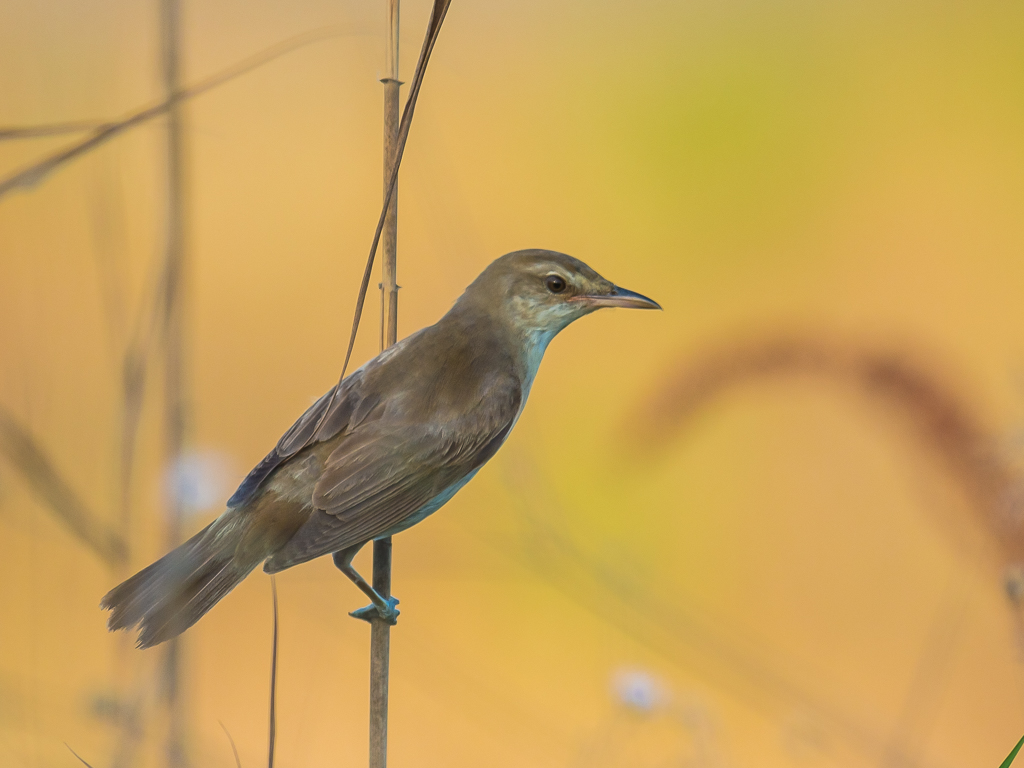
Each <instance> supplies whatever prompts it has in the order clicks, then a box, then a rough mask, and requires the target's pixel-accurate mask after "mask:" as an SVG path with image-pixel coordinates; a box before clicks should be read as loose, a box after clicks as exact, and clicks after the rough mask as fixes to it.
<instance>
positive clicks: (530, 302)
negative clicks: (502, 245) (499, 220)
mask: <svg viewBox="0 0 1024 768" xmlns="http://www.w3.org/2000/svg"><path fill="white" fill-rule="evenodd" d="M460 301H467V302H471V303H472V304H474V305H475V306H477V307H480V308H482V309H484V310H485V311H487V312H488V313H490V314H494V313H500V314H501V315H502V317H503V319H504V320H505V321H506V322H509V323H511V324H512V325H514V326H515V327H516V328H518V329H519V330H521V331H523V332H526V333H531V334H542V335H544V336H546V337H548V338H550V337H553V336H554V335H555V334H556V333H558V332H559V331H561V330H562V329H563V328H565V327H566V326H567V325H569V323H571V322H572V321H573V320H577V319H578V318H581V317H583V316H584V315H587V314H590V313H591V312H593V311H594V310H596V309H601V308H602V307H628V308H632V309H661V307H660V306H659V305H658V303H657V302H655V301H652V300H651V299H649V298H647V297H646V296H641V295H640V294H639V293H634V292H633V291H628V290H626V289H625V288H620V287H618V286H617V285H615V284H614V283H612V282H610V281H609V280H605V279H604V278H603V277H601V275H599V274H597V272H595V271H594V270H593V269H591V268H590V267H588V266H587V265H586V264H584V263H583V262H582V261H580V260H579V259H574V258H573V257H572V256H567V255H566V254H564V253H558V252H557V251H544V250H528V251H515V252H513V253H508V254H505V255H504V256H502V257H501V258H499V259H496V260H495V261H494V262H492V263H491V265H490V266H489V267H487V269H485V270H484V271H483V272H482V273H481V274H480V276H479V277H477V279H476V280H474V281H473V283H472V284H471V285H470V286H469V287H468V288H467V289H466V293H465V294H464V296H463V299H462V300H460Z"/></svg>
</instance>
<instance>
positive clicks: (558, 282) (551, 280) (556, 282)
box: [544, 275, 565, 293]
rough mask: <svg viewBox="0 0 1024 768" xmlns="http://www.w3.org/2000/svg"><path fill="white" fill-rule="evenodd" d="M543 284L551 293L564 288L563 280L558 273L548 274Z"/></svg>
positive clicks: (559, 291) (558, 291)
mask: <svg viewBox="0 0 1024 768" xmlns="http://www.w3.org/2000/svg"><path fill="white" fill-rule="evenodd" d="M544 284H545V285H546V286H547V287H548V290H549V291H551V292H552V293H561V292H562V291H564V290H565V280H563V279H562V278H560V277H559V276H558V275H549V276H548V279H547V280H545V281H544Z"/></svg>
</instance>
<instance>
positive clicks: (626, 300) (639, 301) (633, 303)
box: [574, 286, 661, 309]
mask: <svg viewBox="0 0 1024 768" xmlns="http://www.w3.org/2000/svg"><path fill="white" fill-rule="evenodd" d="M574 300H575V301H582V302H585V303H586V304H588V305H589V306H591V307H593V308H594V309H600V308H601V307H626V308H628V309H661V305H660V304H658V302H656V301H655V300H654V299H648V298H647V297H646V296H642V295H640V294H639V293H634V292H633V291H627V290H626V289H625V288H619V287H618V286H615V287H614V288H612V292H611V293H606V294H603V295H590V296H577V297H575V299H574Z"/></svg>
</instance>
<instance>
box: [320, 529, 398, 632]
mask: <svg viewBox="0 0 1024 768" xmlns="http://www.w3.org/2000/svg"><path fill="white" fill-rule="evenodd" d="M361 546H362V545H361V544H360V545H359V546H358V547H349V548H348V549H343V550H341V551H340V552H335V553H334V564H335V565H336V566H337V567H338V570H339V571H341V572H342V573H344V574H345V575H346V576H348V577H349V578H350V579H351V580H352V583H353V584H355V585H356V586H357V587H359V588H360V589H361V590H363V592H364V593H366V596H367V597H368V598H370V600H371V601H372V604H371V605H368V606H366V607H365V608H360V609H359V610H357V611H352V612H351V613H349V616H351V617H353V618H356V619H362V620H363V621H370V620H372V619H378V618H379V619H384V621H386V622H387V623H388V624H391V625H392V626H394V625H395V624H397V623H398V614H399V613H401V611H399V610H398V609H397V608H396V607H395V606H396V605H398V598H397V597H383V596H381V594H380V593H379V592H378V591H377V590H376V589H374V588H373V587H371V586H370V584H369V583H368V582H367V581H366V579H364V578H363V577H362V576H360V575H359V572H358V571H357V570H356V569H355V568H353V567H352V559H353V558H354V557H355V556H356V552H358V551H359V548H360V547H361Z"/></svg>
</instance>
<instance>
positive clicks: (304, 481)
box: [101, 249, 661, 648]
mask: <svg viewBox="0 0 1024 768" xmlns="http://www.w3.org/2000/svg"><path fill="white" fill-rule="evenodd" d="M602 307H627V308H636V309H661V307H660V306H659V305H658V303H657V302H655V301H653V300H652V299H649V298H647V297H646V296H643V295H641V294H639V293H634V292H633V291H629V290H626V289H624V288H620V287H618V286H616V285H615V284H614V283H612V282H610V281H609V280H606V279H605V278H603V277H602V276H601V275H599V274H598V273H597V272H595V271H594V270H593V269H591V268H590V267H589V266H587V265H586V264H585V263H584V262H582V261H580V260H579V259H576V258H573V257H572V256H569V255H566V254H564V253H559V252H557V251H549V250H541V249H530V250H523V251H515V252H513V253H508V254H505V255H504V256H501V257H500V258H498V259H496V260H494V261H493V262H491V264H490V265H488V266H487V268H486V269H484V271H483V272H481V273H480V275H479V276H478V277H477V278H476V279H475V280H473V282H472V283H470V285H469V286H468V287H467V288H466V290H465V292H464V293H463V294H462V295H461V296H460V297H459V298H458V299H457V300H456V301H455V303H454V304H453V305H452V307H451V309H450V310H449V311H448V312H447V313H446V314H445V315H444V316H443V317H442V318H441V319H440V320H438V321H437V322H436V323H435V324H434V325H431V326H428V327H426V328H423V329H421V330H419V331H416V332H415V333H412V334H410V335H409V336H407V337H405V338H403V339H402V340H400V341H399V342H397V343H396V344H394V345H392V346H391V347H389V348H387V349H385V350H384V351H383V352H381V353H380V354H379V355H377V357H375V358H373V359H372V360H370V361H369V362H367V363H366V364H365V365H363V366H362V367H361V368H359V369H358V370H356V371H354V372H353V373H351V374H350V375H349V376H347V377H345V378H344V379H343V380H342V381H341V382H339V384H338V385H336V386H335V387H333V388H332V389H331V390H329V391H328V392H327V393H326V394H324V396H323V397H321V398H320V399H319V400H317V401H316V402H315V403H314V404H313V405H312V406H310V407H309V409H308V410H307V411H306V412H305V413H303V414H302V416H300V417H299V419H298V421H296V422H295V423H294V424H293V425H292V427H291V428H290V429H288V431H287V432H285V434H284V436H283V437H281V439H280V440H279V441H278V442H277V445H276V446H275V447H274V449H273V450H271V451H270V453H268V454H267V456H266V457H265V458H264V459H263V460H262V461H261V462H260V463H259V464H257V465H256V467H255V468H254V469H253V470H252V471H251V472H250V473H249V474H248V476H247V477H246V478H245V479H244V480H243V481H242V483H241V485H239V486H238V489H237V490H236V491H235V492H234V494H233V495H232V496H231V498H229V499H228V501H227V504H226V510H225V511H224V512H223V513H222V514H221V515H220V516H219V517H217V518H216V519H215V520H214V521H213V522H212V523H210V524H209V525H208V526H206V527H205V528H204V529H203V530H201V531H200V532H199V533H197V534H195V535H194V536H193V537H192V538H190V539H189V540H188V541H186V542H185V543H184V544H182V545H181V546H179V547H178V548H176V549H174V550H172V551H171V552H170V553H168V554H167V555H165V556H163V557H162V558H160V559H159V560H157V561H156V562H155V563H153V564H151V565H149V566H148V567H146V568H144V569H142V570H141V571H139V572H138V573H137V574H135V575H134V576H132V577H130V578H128V579H127V580H126V581H124V582H123V583H121V584H120V585H118V586H116V587H114V588H113V589H112V590H110V592H108V593H107V594H106V596H104V597H103V599H102V602H101V607H102V608H104V609H107V610H109V611H110V614H109V617H108V622H107V624H108V628H109V629H110V630H111V631H113V630H132V629H135V628H138V632H139V634H138V642H137V645H138V647H139V648H149V647H151V646H154V645H157V644H159V643H162V642H164V641H165V640H169V639H171V638H172V637H176V636H177V635H179V634H181V633H182V632H184V631H185V630H186V629H188V628H189V627H191V626H192V625H193V624H195V623H196V622H197V621H198V620H199V619H200V618H201V617H202V616H203V615H205V614H206V613H207V611H209V610H210V609H211V608H213V606H214V605H215V604H216V603H217V602H218V601H219V600H220V599H221V598H223V597H224V596H225V595H226V594H227V593H228V592H230V591H231V590H232V589H233V588H234V587H236V586H237V585H238V584H239V583H240V582H241V581H242V580H243V579H244V578H245V577H246V576H248V575H249V573H250V572H251V571H253V570H254V569H255V568H256V566H258V565H259V564H260V563H262V564H263V570H264V571H266V572H267V573H271V574H273V573H278V572H279V571H283V570H285V569H286V568H291V567H292V566H295V565H299V564H301V563H305V562H308V561H310V560H313V559H315V558H318V557H322V556H324V555H328V554H330V555H332V556H333V558H334V563H335V565H336V566H337V567H338V569H340V570H341V571H342V573H344V574H345V575H346V576H347V577H348V578H349V579H351V580H352V582H353V583H355V585H356V586H357V587H359V589H360V590H362V591H363V592H364V593H365V594H366V596H367V597H369V599H370V601H371V602H370V604H369V605H367V606H366V607H365V608H362V609H359V610H357V611H353V612H352V613H351V615H352V616H355V617H356V618H361V619H365V620H367V621H370V620H375V619H383V620H384V621H386V622H387V623H388V624H392V625H393V624H395V623H396V622H397V619H398V615H399V610H398V608H397V605H398V599H397V598H395V597H393V596H390V595H388V596H385V595H381V594H379V593H378V592H377V591H376V590H375V589H374V588H373V587H372V586H371V585H370V584H369V583H367V581H366V580H365V579H364V578H363V577H362V576H360V575H359V573H358V572H357V571H356V570H355V568H353V566H352V560H353V558H354V557H355V555H356V553H357V552H358V551H359V549H360V548H361V547H362V546H363V545H365V544H366V543H367V542H370V541H374V540H377V539H382V538H385V537H387V536H392V535H394V534H396V533H399V532H401V531H404V530H406V529H407V528H409V527H411V526H413V525H415V524H416V523H419V522H420V521H422V520H423V519H425V518H426V517H427V516H428V515H431V514H433V513H434V512H436V511H437V510H438V509H439V508H441V507H442V506H444V504H446V503H447V502H448V501H449V500H450V499H451V498H452V497H453V496H454V495H455V494H456V493H458V491H459V490H460V489H461V488H462V487H463V486H465V485H466V483H468V482H469V481H470V480H472V479H473V477H474V475H476V474H477V472H478V471H479V470H480V468H481V467H482V466H483V465H484V464H486V463H487V461H489V460H490V459H491V457H492V456H494V454H495V453H496V452H497V450H498V449H499V448H500V447H501V445H502V444H503V443H504V442H505V439H506V438H507V437H508V435H509V433H510V432H511V430H512V428H513V427H514V426H515V424H516V422H517V421H518V419H519V417H520V415H521V414H522V412H523V407H524V406H525V405H526V400H527V398H528V396H529V394H530V390H531V387H532V385H533V381H534V377H535V376H536V374H537V369H538V367H539V366H540V363H541V359H542V358H543V356H544V352H545V350H546V349H547V347H548V344H549V343H550V341H551V340H552V339H553V338H554V337H555V335H556V334H558V333H559V332H560V331H561V330H563V329H564V328H565V327H566V326H568V325H569V324H570V323H572V322H573V321H575V320H578V319H579V318H581V317H583V316H584V315H588V314H590V313H591V312H594V311H595V310H597V309H600V308H602Z"/></svg>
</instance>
